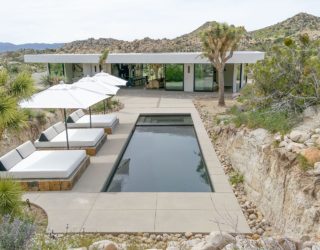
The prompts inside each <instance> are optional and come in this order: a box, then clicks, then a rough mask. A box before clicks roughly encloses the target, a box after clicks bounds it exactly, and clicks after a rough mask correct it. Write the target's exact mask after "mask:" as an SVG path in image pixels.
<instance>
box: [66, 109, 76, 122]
mask: <svg viewBox="0 0 320 250" xmlns="http://www.w3.org/2000/svg"><path fill="white" fill-rule="evenodd" d="M78 120H79V116H78V114H77V113H76V111H75V112H73V113H71V114H70V115H69V116H68V119H67V122H76V121H78Z"/></svg>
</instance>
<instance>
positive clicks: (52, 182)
mask: <svg viewBox="0 0 320 250" xmlns="http://www.w3.org/2000/svg"><path fill="white" fill-rule="evenodd" d="M89 162H90V160H89V157H88V156H87V155H86V152H85V150H54V151H51V150H50V151H36V148H35V147H34V145H33V144H32V143H31V142H30V141H27V142H26V143H24V144H22V145H20V146H19V147H17V148H15V149H13V150H11V151H10V152H8V153H7V154H5V155H4V156H2V157H1V158H0V170H1V172H0V175H1V176H2V177H3V176H11V177H13V178H14V179H17V180H19V182H20V183H21V184H22V185H23V187H24V189H26V190H31V191H35V190H36V191H50V190H68V189H71V188H72V186H73V185H74V183H75V182H76V181H77V180H78V179H79V177H80V176H81V174H82V173H83V172H84V170H85V169H86V167H87V166H88V165H89Z"/></svg>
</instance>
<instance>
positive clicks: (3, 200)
mask: <svg viewBox="0 0 320 250" xmlns="http://www.w3.org/2000/svg"><path fill="white" fill-rule="evenodd" d="M22 194H23V191H22V188H21V185H20V184H19V183H18V182H16V181H15V180H13V179H12V178H10V177H0V215H2V216H4V215H8V214H9V215H11V216H18V215H20V214H21V212H22V206H23V204H22Z"/></svg>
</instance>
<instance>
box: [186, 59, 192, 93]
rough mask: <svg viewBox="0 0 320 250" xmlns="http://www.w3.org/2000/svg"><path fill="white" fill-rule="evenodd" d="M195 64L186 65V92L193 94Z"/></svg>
mask: <svg viewBox="0 0 320 250" xmlns="http://www.w3.org/2000/svg"><path fill="white" fill-rule="evenodd" d="M193 82H194V64H191V63H188V64H184V91H186V92H193Z"/></svg>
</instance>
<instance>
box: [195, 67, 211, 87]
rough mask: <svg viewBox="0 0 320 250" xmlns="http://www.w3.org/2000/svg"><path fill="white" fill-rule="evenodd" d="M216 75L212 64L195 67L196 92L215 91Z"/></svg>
mask: <svg viewBox="0 0 320 250" xmlns="http://www.w3.org/2000/svg"><path fill="white" fill-rule="evenodd" d="M215 84H216V74H215V70H214V68H213V66H212V65H211V64H195V65H194V91H213V89H214V86H215Z"/></svg>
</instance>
